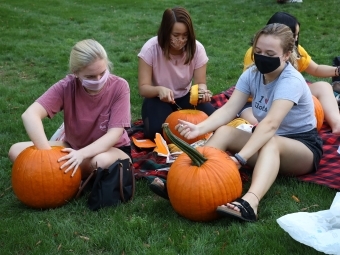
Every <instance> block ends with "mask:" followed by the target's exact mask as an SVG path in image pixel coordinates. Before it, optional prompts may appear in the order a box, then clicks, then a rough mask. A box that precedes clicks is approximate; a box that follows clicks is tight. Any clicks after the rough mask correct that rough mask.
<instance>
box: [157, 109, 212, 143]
mask: <svg viewBox="0 0 340 255" xmlns="http://www.w3.org/2000/svg"><path fill="white" fill-rule="evenodd" d="M207 118H208V115H207V114H206V113H205V112H202V111H200V110H190V109H187V110H178V111H175V112H172V113H171V114H170V115H169V116H168V117H167V118H166V120H165V123H168V125H169V128H170V130H171V132H172V133H173V134H174V135H176V136H179V135H180V134H179V132H178V131H177V130H176V129H175V126H176V125H177V124H178V119H181V120H185V121H188V122H191V123H193V124H198V123H200V122H202V121H203V120H205V119H207ZM209 136H210V133H209V134H205V135H201V136H199V137H196V138H195V139H186V138H183V140H184V141H185V142H187V143H189V144H192V143H194V142H196V141H198V140H202V139H205V138H207V137H209ZM163 137H164V139H165V141H166V142H167V143H171V141H170V139H169V138H168V137H167V135H166V134H165V132H164V131H163Z"/></svg>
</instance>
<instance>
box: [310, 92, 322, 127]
mask: <svg viewBox="0 0 340 255" xmlns="http://www.w3.org/2000/svg"><path fill="white" fill-rule="evenodd" d="M312 97H313V102H314V113H315V118H316V129H317V130H318V131H320V129H321V127H322V125H323V120H324V118H325V113H324V111H323V108H322V105H321V103H320V101H319V100H318V99H317V98H316V97H315V96H312Z"/></svg>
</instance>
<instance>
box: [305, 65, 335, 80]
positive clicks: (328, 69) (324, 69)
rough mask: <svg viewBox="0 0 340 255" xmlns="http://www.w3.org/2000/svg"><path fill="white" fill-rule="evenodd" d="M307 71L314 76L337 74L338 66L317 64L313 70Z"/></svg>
mask: <svg viewBox="0 0 340 255" xmlns="http://www.w3.org/2000/svg"><path fill="white" fill-rule="evenodd" d="M306 71H307V70H306ZM308 73H309V74H310V75H313V76H315V77H321V78H329V77H333V76H339V73H338V68H337V67H335V66H328V65H318V66H317V67H316V68H315V69H314V70H312V71H311V72H308Z"/></svg>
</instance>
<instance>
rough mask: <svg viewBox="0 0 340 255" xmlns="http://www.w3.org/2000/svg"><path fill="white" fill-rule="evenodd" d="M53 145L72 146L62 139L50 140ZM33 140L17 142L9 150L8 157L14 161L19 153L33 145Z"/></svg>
mask: <svg viewBox="0 0 340 255" xmlns="http://www.w3.org/2000/svg"><path fill="white" fill-rule="evenodd" d="M49 144H50V145H51V146H63V147H70V146H69V145H68V144H66V143H64V142H62V141H49ZM33 145H34V144H33V143H32V142H21V143H16V144H13V145H12V146H11V148H10V149H9V152H8V157H9V159H10V161H12V162H14V160H15V159H16V158H17V157H18V155H19V154H20V153H21V152H22V151H23V150H24V149H26V148H28V147H30V146H33Z"/></svg>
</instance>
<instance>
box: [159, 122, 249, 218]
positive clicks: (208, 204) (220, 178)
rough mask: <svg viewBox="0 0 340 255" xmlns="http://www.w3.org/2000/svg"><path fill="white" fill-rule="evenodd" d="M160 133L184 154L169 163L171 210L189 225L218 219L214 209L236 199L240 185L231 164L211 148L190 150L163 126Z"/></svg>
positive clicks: (165, 125) (239, 192)
mask: <svg viewBox="0 0 340 255" xmlns="http://www.w3.org/2000/svg"><path fill="white" fill-rule="evenodd" d="M163 128H164V132H165V133H166V134H167V136H168V137H169V138H170V140H171V141H172V142H173V143H174V144H176V145H177V146H178V147H179V148H180V149H181V150H182V151H183V152H184V153H183V154H181V155H180V156H179V157H178V158H177V159H176V160H175V162H174V163H172V165H171V167H170V170H169V173H168V176H167V191H168V195H169V199H170V202H171V205H172V207H173V208H174V210H175V211H176V212H177V213H178V214H180V215H181V216H183V217H185V218H187V219H189V220H193V221H210V220H214V219H216V218H218V215H217V213H216V208H217V206H219V205H222V204H225V203H227V202H232V201H234V200H235V199H237V198H239V197H240V196H241V193H242V181H241V177H240V173H239V170H238V168H237V166H236V164H235V162H234V161H233V160H232V159H231V158H230V157H229V155H228V154H227V153H225V152H224V151H221V150H219V149H216V148H213V147H198V148H196V149H195V148H193V147H191V146H190V145H189V144H187V143H185V142H184V141H183V140H181V139H179V138H178V137H176V136H174V135H173V134H172V133H171V131H170V129H169V127H168V126H167V124H166V123H165V124H164V125H163Z"/></svg>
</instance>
